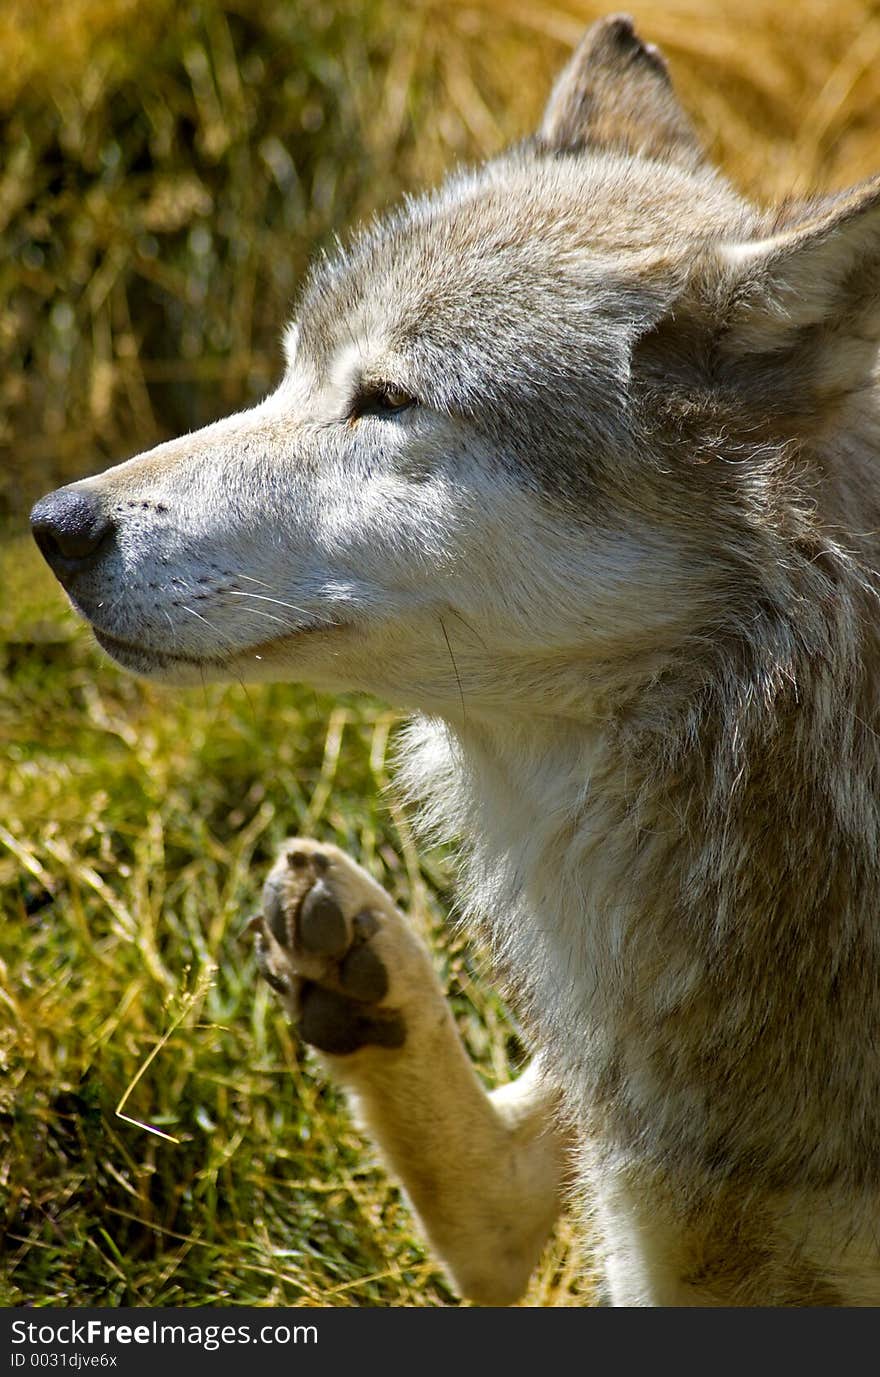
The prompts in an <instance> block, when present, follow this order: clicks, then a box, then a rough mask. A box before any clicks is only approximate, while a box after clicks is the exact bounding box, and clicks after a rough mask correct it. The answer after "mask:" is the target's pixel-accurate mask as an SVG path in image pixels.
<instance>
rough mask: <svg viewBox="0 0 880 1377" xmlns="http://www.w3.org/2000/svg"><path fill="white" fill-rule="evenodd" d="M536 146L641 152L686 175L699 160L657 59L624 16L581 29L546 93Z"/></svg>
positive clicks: (560, 150) (660, 59) (688, 127)
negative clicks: (581, 35) (684, 170)
mask: <svg viewBox="0 0 880 1377" xmlns="http://www.w3.org/2000/svg"><path fill="white" fill-rule="evenodd" d="M537 144H538V146H539V148H543V149H545V150H546V151H547V152H551V153H576V152H579V151H581V150H585V149H590V148H595V149H603V150H605V151H612V152H613V151H618V152H623V153H630V154H640V155H641V156H642V157H646V158H656V159H658V160H659V161H662V162H670V163H676V164H678V165H679V166H680V167H685V168H687V169H689V170H691V169H694V168H696V167H698V166H699V165H700V164H701V163H702V162H703V150H702V148H701V147H700V143H699V140H698V139H697V136H696V134H695V133H694V130H693V128H692V126H691V123H690V120H689V119H688V117H687V115H686V114H685V113H684V111H683V110H682V108H681V106H680V105H679V103H678V100H677V99H676V96H675V92H674V91H673V89H672V82H671V81H670V79H669V72H668V71H667V68H666V63H665V61H664V60H663V57H662V56H661V54H660V52H659V50H658V49H657V48H655V47H654V45H653V44H651V43H643V42H642V40H641V39H640V38H639V36H638V34H637V33H636V31H635V29H634V28H633V22H632V20H631V19H630V18H629V16H628V15H613V16H611V17H610V18H608V19H600V20H599V22H598V23H597V24H594V25H593V26H592V28H590V29H588V31H587V33H586V35H585V36H584V38H583V40H582V41H581V44H580V46H579V47H578V48H577V49H576V51H575V53H574V56H573V57H572V59H571V61H570V62H569V64H568V66H567V67H565V68H564V69H563V71H562V73H561V75H560V76H559V78H558V80H557V82H556V85H555V86H554V87H553V91H552V93H551V95H550V100H549V101H548V103H547V109H546V110H545V111H544V119H543V122H542V124H541V128H540V129H539V130H538V135H537Z"/></svg>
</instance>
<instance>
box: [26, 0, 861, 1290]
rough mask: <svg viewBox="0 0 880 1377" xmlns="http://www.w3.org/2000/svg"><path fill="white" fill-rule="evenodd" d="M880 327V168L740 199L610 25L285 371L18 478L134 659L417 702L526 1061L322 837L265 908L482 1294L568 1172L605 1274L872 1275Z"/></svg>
mask: <svg viewBox="0 0 880 1377" xmlns="http://www.w3.org/2000/svg"><path fill="white" fill-rule="evenodd" d="M878 339H880V179H876V180H873V181H870V182H868V183H867V184H865V185H862V186H859V187H856V188H854V189H853V190H851V191H848V192H845V193H843V194H840V195H836V196H828V197H819V198H817V199H814V200H810V201H807V202H799V201H792V202H789V203H787V204H786V205H784V206H782V207H781V208H779V209H777V210H775V211H772V212H769V213H768V212H767V211H764V210H759V209H757V208H756V207H754V206H753V205H750V204H749V203H747V202H746V201H745V200H743V198H742V197H741V196H740V195H738V194H737V193H736V192H735V191H734V190H733V189H732V188H731V187H730V186H729V185H728V184H727V183H726V182H725V180H724V179H723V178H722V177H721V176H720V175H719V174H718V172H716V171H715V170H713V168H712V167H710V166H709V165H708V164H707V162H706V159H705V158H704V155H703V153H702V150H701V149H700V147H699V145H698V142H697V140H696V138H695V136H694V133H693V131H692V128H691V125H690V123H689V120H688V118H687V116H686V115H685V114H684V112H683V111H682V110H681V108H680V107H679V105H678V104H677V102H676V99H675V96H674V94H673V91H672V87H671V85H670V81H669V78H668V75H667V72H666V68H665V65H664V62H663V60H662V58H661V57H660V55H659V54H658V53H657V51H656V50H655V49H654V48H653V47H651V46H649V45H647V44H645V43H644V42H642V41H641V39H640V38H639V37H638V36H637V35H636V34H635V32H634V30H633V27H632V24H631V22H630V21H629V20H627V19H625V18H611V19H608V20H606V21H604V22H602V23H600V24H599V25H597V26H595V27H594V28H593V29H592V30H591V31H590V32H589V33H588V34H587V36H586V38H585V40H584V42H583V43H582V45H581V47H580V48H579V49H578V51H577V52H576V53H575V55H574V57H573V58H572V60H571V62H570V64H569V65H568V67H567V68H566V69H565V70H564V72H563V73H562V75H561V76H560V78H559V80H558V82H557V84H556V86H555V88H554V90H553V93H552V95H551V97H550V100H549V104H548V106H547V109H546V113H545V115H544V119H543V123H542V124H541V127H540V129H539V130H538V131H537V132H536V133H535V134H534V136H533V137H531V138H529V139H527V140H526V141H525V142H524V143H523V144H522V145H520V146H519V147H516V148H514V149H513V150H511V151H509V152H506V153H504V154H502V155H501V156H500V157H498V158H496V159H494V160H493V161H491V162H489V163H488V164H487V165H486V166H484V167H481V168H478V169H476V170H470V171H460V172H456V173H454V174H453V175H452V176H451V177H450V179H449V180H448V181H447V182H446V184H445V185H444V186H443V187H441V189H440V190H439V191H437V192H435V193H433V194H429V195H425V196H423V197H422V198H421V199H419V200H416V201H414V202H412V203H410V204H408V205H407V206H405V207H404V208H403V209H400V210H397V211H395V212H394V213H392V214H391V215H390V216H389V217H388V218H386V219H385V220H384V221H382V222H381V223H379V224H377V225H376V226H374V227H373V228H370V229H368V230H367V231H365V232H363V233H361V234H360V235H359V236H358V237H356V238H355V239H354V241H353V243H352V244H351V246H350V247H349V248H348V249H346V250H344V251H341V252H340V253H339V254H338V255H337V256H336V257H335V258H334V259H332V260H331V261H328V262H324V263H321V264H320V265H318V266H317V267H316V268H315V270H314V272H313V273H312V276H311V278H310V280H309V282H308V285H307V287H306V289H305V291H304V293H303V296H302V300H301V303H300V310H299V312H298V316H297V320H296V323H295V324H294V325H292V326H291V327H290V328H289V330H288V332H287V336H286V354H287V369H286V372H285V375H284V379H283V381H282V383H281V385H280V386H279V387H278V389H277V390H276V391H275V392H274V393H273V394H272V395H271V396H270V397H268V398H267V399H266V400H265V401H264V402H262V403H261V404H260V405H258V406H256V407H255V408H254V409H253V410H250V411H247V412H244V413H242V414H240V415H236V416H233V417H231V418H229V419H227V420H224V421H221V422H219V423H218V424H215V425H211V426H209V427H207V429H204V430H202V431H200V432H198V433H197V434H193V435H189V436H186V437H185V438H183V439H180V440H176V441H174V442H172V443H169V444H163V445H161V446H159V447H158V448H157V449H154V450H152V451H151V452H149V453H147V454H144V455H141V456H139V457H137V458H135V459H131V460H129V461H128V462H127V463H124V464H121V465H119V466H118V467H115V468H113V469H111V470H109V472H106V473H104V474H101V475H99V476H97V477H93V478H89V479H86V480H84V481H82V482H78V483H74V484H72V485H71V486H69V487H66V488H62V489H60V490H59V491H58V492H55V493H53V494H51V495H50V496H49V497H47V498H44V499H43V500H42V501H41V502H40V503H38V504H37V506H36V508H35V509H34V512H33V516H32V520H33V526H34V531H35V534H36V537H37V540H38V541H39V543H40V546H41V548H42V550H43V552H44V553H45V555H46V557H47V559H48V560H49V562H50V564H51V565H52V567H53V569H54V570H55V571H56V573H57V574H58V576H59V578H60V579H61V580H62V582H63V584H64V586H65V588H66V589H67V591H68V593H69V595H70V597H71V599H72V600H73V602H74V604H75V606H76V607H77V608H79V610H80V611H81V612H82V613H83V615H84V616H86V617H87V618H88V619H89V621H90V622H91V624H92V626H93V628H94V632H95V635H96V636H97V638H98V640H99V642H100V643H101V645H102V646H104V647H105V648H106V649H107V650H108V651H109V653H110V654H111V655H112V656H113V657H114V658H115V659H116V660H118V661H119V662H120V663H121V664H123V665H125V666H126V667H128V668H129V669H131V670H133V671H134V672H135V673H138V674H142V675H149V676H152V677H155V678H158V679H163V680H167V681H176V682H179V683H188V682H193V681H195V682H199V681H200V680H201V679H202V678H204V677H216V678H221V679H222V678H226V677H230V676H235V677H236V678H242V679H243V678H252V679H297V680H305V681H308V682H310V683H312V684H315V685H318V686H321V687H325V688H331V689H335V688H339V689H346V690H351V689H365V690H369V691H370V692H372V693H376V694H379V695H382V696H384V697H385V698H387V699H389V700H391V701H392V702H394V703H398V704H402V705H403V706H405V707H407V708H410V709H412V710H413V712H414V714H415V716H414V719H413V725H412V727H411V728H410V732H409V738H408V744H407V748H406V757H407V759H406V764H405V773H406V776H407V777H408V779H409V781H410V785H411V787H412V789H413V791H414V792H418V793H419V794H420V795H421V796H422V797H423V799H424V813H425V818H426V822H427V825H428V826H429V827H432V828H434V829H439V830H442V831H444V832H447V833H454V834H455V835H457V836H459V837H460V838H461V839H462V846H463V890H464V895H465V902H466V906H467V914H468V916H469V919H470V921H472V922H473V923H474V924H478V925H479V926H480V927H481V928H482V930H483V931H484V933H485V934H486V935H487V936H488V938H489V941H490V942H491V944H492V949H493V951H494V953H495V956H496V958H497V962H498V967H499V970H500V972H501V973H502V974H503V975H504V977H505V979H506V981H507V983H508V988H509V990H510V991H512V994H513V997H514V998H515V1000H516V1002H517V1005H518V1008H519V1011H520V1013H521V1015H522V1017H523V1019H524V1020H525V1022H526V1025H527V1027H528V1028H529V1030H530V1034H531V1037H532V1038H533V1041H534V1047H535V1060H534V1062H533V1063H532V1066H531V1067H530V1068H529V1070H528V1071H527V1072H526V1073H525V1075H524V1076H523V1077H522V1078H521V1079H520V1080H519V1081H517V1082H515V1083H514V1084H513V1085H512V1086H511V1087H507V1088H505V1089H504V1090H503V1091H501V1092H500V1093H496V1094H495V1095H491V1096H487V1095H485V1094H484V1092H483V1090H482V1089H481V1088H480V1085H479V1083H478V1082H477V1080H476V1078H475V1076H474V1073H473V1071H472V1069H471V1067H470V1065H469V1064H468V1061H467V1059H466V1057H465V1055H464V1052H463V1050H462V1048H461V1045H460V1043H459V1041H458V1038H457V1035H456V1032H455V1028H454V1025H453V1023H452V1020H451V1017H450V1015H449V1013H448V1011H447V1009H446V1006H445V1003H444V1000H443V997H442V994H441V992H440V990H439V989H438V987H437V984H436V981H435V977H434V974H433V971H432V968H431V964H430V961H429V959H428V957H427V955H426V953H425V951H424V950H423V949H422V947H421V946H420V944H419V942H418V941H417V940H416V938H415V937H414V935H413V934H412V932H411V930H410V928H409V927H408V926H407V924H406V922H405V920H404V919H403V917H402V916H401V915H400V914H399V913H398V912H397V911H396V910H395V909H394V907H393V905H392V904H391V901H390V900H389V899H388V897H387V895H385V894H384V893H383V891H382V890H381V889H380V888H379V887H378V886H377V885H376V884H375V883H374V881H373V880H372V879H371V878H370V877H369V875H367V874H366V873H365V872H364V871H362V870H361V869H360V867H359V866H358V865H357V864H356V863H355V862H354V861H352V860H350V859H349V858H348V857H346V856H344V855H343V854H342V853H340V852H338V851H336V850H334V848H332V847H329V846H321V845H320V844H319V843H317V842H314V841H310V840H308V839H296V840H293V841H291V842H290V843H289V844H288V845H287V847H286V848H285V850H284V852H283V854H282V856H281V857H280V858H279V862H278V864H277V866H276V867H275V868H274V870H273V871H272V873H271V875H270V877H269V880H268V882H267V884H266V889H265V893H264V906H263V914H262V916H261V918H259V919H258V920H257V921H256V924H255V926H256V929H257V933H256V935H257V941H258V943H259V947H260V952H261V961H262V965H263V969H264V971H265V974H266V976H267V978H268V979H269V980H270V981H271V983H272V984H273V986H274V987H275V988H276V989H277V990H278V991H279V994H280V996H281V998H282V999H284V1000H285V1001H286V1004H287V1007H288V1008H289V1010H290V1012H291V1017H293V1018H295V1019H296V1020H297V1022H298V1023H299V1025H300V1028H301V1030H302V1033H303V1036H304V1037H305V1038H306V1039H307V1040H309V1041H310V1042H311V1043H313V1044H314V1045H315V1046H316V1047H317V1048H318V1049H319V1050H321V1051H322V1054H323V1057H324V1060H325V1063H326V1065H327V1067H328V1068H329V1070H330V1073H331V1074H332V1075H334V1076H336V1077H337V1078H338V1079H339V1080H340V1081H341V1082H343V1083H344V1084H345V1085H346V1086H347V1087H348V1088H349V1089H350V1090H351V1092H352V1094H353V1096H354V1098H355V1099H356V1101H357V1103H358V1106H359V1110H360V1113H361V1114H362V1116H363V1118H364V1119H365V1121H366V1123H367V1124H368V1125H369V1127H370V1129H371V1130H372V1132H373V1133H374V1135H375V1136H376V1139H377V1141H378V1142H379V1144H380V1146H381V1148H382V1150H383V1152H384V1154H385V1157H386V1159H387V1161H388V1163H389V1165H390V1167H391V1168H392V1170H394V1171H395V1172H396V1173H398V1175H399V1176H400V1178H401V1180H402V1182H403V1184H404V1186H405V1188H406V1190H407V1191H408V1194H409V1197H410V1199H411V1201H412V1203H413V1205H414V1207H415V1209H416V1211H417V1212H418V1214H419V1216H420V1218H421V1221H422V1223H423V1226H424V1228H425V1230H426V1232H427V1235H428V1237H429V1239H430V1240H431V1242H432V1243H433V1245H434V1247H435V1248H436V1250H437V1252H438V1253H439V1255H440V1256H441V1257H442V1258H443V1260H444V1261H445V1263H446V1266H447V1267H448V1269H449V1271H450V1274H451V1276H452V1278H453V1279H454V1281H455V1284H456V1285H457V1286H458V1287H459V1288H460V1290H461V1291H462V1293H463V1294H465V1295H469V1296H472V1297H474V1298H476V1299H478V1300H482V1301H488V1302H493V1303H503V1302H508V1301H512V1300H513V1299H514V1298H515V1297H516V1296H518V1295H519V1294H520V1293H521V1292H522V1289H523V1288H524V1286H525V1284H526V1281H527V1278H528V1275H529V1271H530V1269H531V1268H532V1266H533V1265H534V1262H535V1259H536V1258H537V1257H538V1255H539V1253H540V1250H541V1247H542V1245H543V1243H544V1240H545V1238H546V1236H547V1234H548V1231H549V1229H550V1228H551V1226H552V1222H553V1219H554V1217H555V1215H556V1212H557V1209H558V1207H559V1200H560V1196H561V1194H562V1191H563V1186H562V1183H563V1181H564V1180H565V1179H566V1178H568V1177H570V1176H572V1175H573V1176H574V1177H575V1178H576V1181H577V1184H578V1187H579V1194H582V1195H583V1196H584V1197H585V1199H586V1200H587V1202H588V1205H587V1209H588V1210H589V1213H590V1215H591V1219H592V1225H591V1227H592V1229H593V1231H594V1232H595V1235H596V1237H597V1238H598V1246H599V1249H600V1253H601V1265H602V1268H603V1272H604V1277H605V1288H606V1298H607V1300H608V1301H609V1302H610V1303H612V1304H615V1305H728V1304H747V1305H869V1304H873V1305H876V1304H880V1243H878V1228H877V1221H878V1218H880V1153H878V1145H880V606H878V578H877V573H876V570H877V563H878V555H880V536H878V532H880V477H878V467H877V465H878V459H877V454H878V447H880V419H878V418H880V407H878V393H877V387H876V383H875V368H876V356H877V348H878Z"/></svg>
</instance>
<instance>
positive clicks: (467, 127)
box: [0, 0, 880, 517]
mask: <svg viewBox="0 0 880 1377" xmlns="http://www.w3.org/2000/svg"><path fill="white" fill-rule="evenodd" d="M632 8H633V11H634V14H635V17H636V19H637V21H638V23H639V25H640V27H641V29H642V31H643V33H644V34H645V35H646V36H648V37H650V39H652V40H653V41H655V42H657V43H659V44H660V45H661V47H662V48H663V50H664V52H665V53H666V54H667V56H668V58H669V60H670V63H671V67H672V71H673V74H674V77H675V79H676V83H677V85H678V88H679V90H680V93H681V96H682V98H683V100H684V103H685V104H686V106H687V107H688V109H689V110H690V111H691V112H692V114H693V115H694V117H695V119H696V122H697V124H698V125H699V127H700V130H701V131H702V133H703V135H704V137H705V139H706V142H707V143H708V144H709V146H710V147H711V149H712V151H713V153H714V155H715V156H716V157H717V160H718V161H719V163H720V164H721V165H722V167H723V168H724V169H725V171H727V172H728V174H729V175H730V176H731V177H732V178H733V179H734V181H735V182H737V183H738V184H739V185H740V186H741V187H742V188H744V189H745V190H747V191H749V192H752V193H753V194H754V195H756V196H757V197H759V198H761V199H768V198H773V197H775V196H780V195H785V194H786V193H788V192H791V191H801V190H804V189H807V188H812V187H821V188H833V187H837V186H841V185H844V184H846V183H848V182H852V181H856V180H858V179H859V178H861V177H864V176H867V175H868V174H869V173H871V172H872V171H876V170H877V169H878V166H880V156H878V153H880V144H878V139H877V133H878V119H880V117H878V110H877V96H878V89H880V78H878V74H877V73H878V58H880V13H878V9H877V6H876V4H872V3H867V0H799V3H798V4H797V5H789V4H786V3H784V2H783V0H656V2H655V0H648V2H647V3H642V4H636V5H634V6H633V7H632ZM606 9H607V7H606V6H603V5H601V4H595V3H572V4H560V5H558V6H557V5H553V4H542V3H538V2H537V0H535V2H534V3H531V2H529V3H517V0H490V3H482V4H481V3H475V0H408V3H399V0H398V3H394V2H393V0H238V3H227V2H226V0H189V2H188V3H181V0H65V3H64V4H63V5H57V6H56V5H38V4H34V3H32V0H4V4H3V6H2V7H0V54H2V71H0V117H2V129H0V152H2V156H0V168H2V172H0V236H2V240H0V242H2V254H0V511H2V512H3V513H4V514H6V515H7V516H13V517H20V516H21V515H22V514H23V512H24V510H25V508H26V506H27V504H28V502H29V501H30V500H32V499H33V498H35V497H36V496H38V495H39V494H40V493H41V492H42V491H43V490H46V489H48V488H50V487H52V486H53V485H56V484H57V483H58V482H60V481H62V480H64V479H68V478H72V477H76V476H79V475H82V474H83V473H85V472H89V471H92V470H95V469H97V468H100V467H102V466H104V465H105V464H106V463H108V462H110V461H111V460H115V459H119V458H124V457H127V456H128V455H129V454H130V453H133V452H135V451H137V450H139V449H143V448H146V447H147V446H148V445H149V444H151V443H152V442H154V441H155V440H157V439H160V438H163V437H166V436H168V435H170V434H172V433H174V432H176V431H180V430H184V429H189V428H191V427H193V426H196V425H201V424H202V423H204V422H206V421H208V420H210V419H212V418H214V417H215V416H217V415H219V414H221V413H224V412H226V411H229V410H231V409H233V408H236V407H238V406H241V405H242V404H244V403H246V402H248V401H251V400H253V399H254V398H256V397H258V396H259V395H261V394H262V393H264V392H265V391H266V389H267V388H268V387H269V386H270V385H271V383H272V381H273V379H275V378H276V376H277V373H278V337H279V331H280V328H281V324H282V322H283V320H284V318H285V316H286V315H287V313H288V312H289V310H290V307H291V303H292V301H293V299H294V298H295V294H296V289H297V284H298V283H299V281H300V279H301V277H302V274H303V269H304V267H305V265H306V262H307V260H308V258H309V256H310V254H312V253H314V252H315V250H316V249H318V248H319V247H320V246H321V245H322V244H324V243H326V241H327V240H328V238H329V237H330V236H331V235H332V234H333V233H335V232H338V231H342V230H344V229H345V227H346V226H349V225H351V224H352V223H353V222H355V221H357V220H359V219H362V218H363V217H364V216H365V215H369V214H370V213H372V212H373V211H375V210H376V209H377V208H379V207H381V206H382V205H384V204H385V203H386V202H387V201H388V200H389V198H391V197H393V196H395V195H397V194H399V192H400V191H401V189H403V188H409V189H411V188H414V187H420V186H424V185H426V184H430V183H432V182H434V181H436V180H437V179H438V178H439V176H440V175H441V174H442V172H443V170H444V168H446V167H448V166H449V164H450V163H451V162H453V161H455V160H458V159H462V158H465V159H474V158H481V157H484V156H485V155H487V154H491V153H492V152H495V151H497V149H499V148H500V147H501V146H502V145H503V144H504V143H505V142H506V141H508V140H510V139H512V138H516V137H519V136H521V135H523V134H525V133H527V132H529V131H530V130H531V128H532V127H533V125H534V123H535V121H536V119H537V118H538V115H539V113H540V109H541V105H542V102H543V100H544V98H545V95H546V91H547V89H548V85H549V83H550V81H551V79H552V74H553V73H554V71H555V69H556V68H557V66H558V65H559V64H560V63H561V62H562V61H563V60H564V58H565V56H566V54H567V52H568V51H569V49H570V47H571V46H572V45H573V44H574V43H575V42H576V41H577V39H578V37H579V36H580V34H581V32H582V29H583V27H584V25H585V23H587V22H588V21H589V20H591V19H593V18H594V17H596V16H597V15H599V14H601V13H604V12H606Z"/></svg>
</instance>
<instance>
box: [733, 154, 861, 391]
mask: <svg viewBox="0 0 880 1377" xmlns="http://www.w3.org/2000/svg"><path fill="white" fill-rule="evenodd" d="M791 220H792V213H791V211H789V212H787V214H786V221H787V222H788V223H786V224H785V225H784V227H781V228H778V229H777V230H776V232H775V233H773V234H771V235H769V236H768V237H767V238H764V239H758V240H754V241H749V242H746V243H739V244H737V243H733V244H723V245H721V246H719V247H718V248H717V250H716V251H717V254H718V259H719V262H720V267H721V271H722V274H723V278H724V280H725V285H726V287H727V289H728V291H729V293H730V294H729V296H728V302H729V305H728V308H727V311H726V313H725V319H724V325H723V328H722V333H721V336H720V341H719V344H720V354H721V359H722V361H726V362H727V364H728V366H730V365H733V367H734V368H735V369H738V371H739V372H740V373H741V374H750V375H751V376H752V377H754V378H755V379H756V380H758V379H760V380H761V389H760V390H762V391H767V389H768V388H770V389H773V390H774V391H775V395H776V396H777V397H778V400H779V401H780V402H782V400H783V397H784V396H788V397H789V399H790V402H791V404H792V405H794V407H795V409H800V410H803V409H806V410H807V411H808V412H809V411H811V412H816V410H817V409H818V408H819V407H820V406H821V405H822V404H827V403H828V402H829V401H832V400H833V399H834V398H835V397H840V396H842V395H844V394H846V393H848V392H852V391H854V390H855V389H856V388H858V387H861V386H863V385H864V384H865V383H866V382H867V380H868V378H869V376H870V374H871V371H872V369H873V367H874V364H875V362H876V358H877V351H878V347H880V177H876V178H874V179H872V180H871V181H870V182H866V183H864V184H863V185H862V186H858V187H854V188H853V189H852V190H851V191H847V192H844V193H842V194H841V195H839V196H834V197H828V198H826V199H824V200H822V201H818V202H813V203H811V204H808V205H805V206H802V207H800V209H799V213H798V215H797V217H796V218H795V219H794V223H791ZM731 289H732V290H731Z"/></svg>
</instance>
